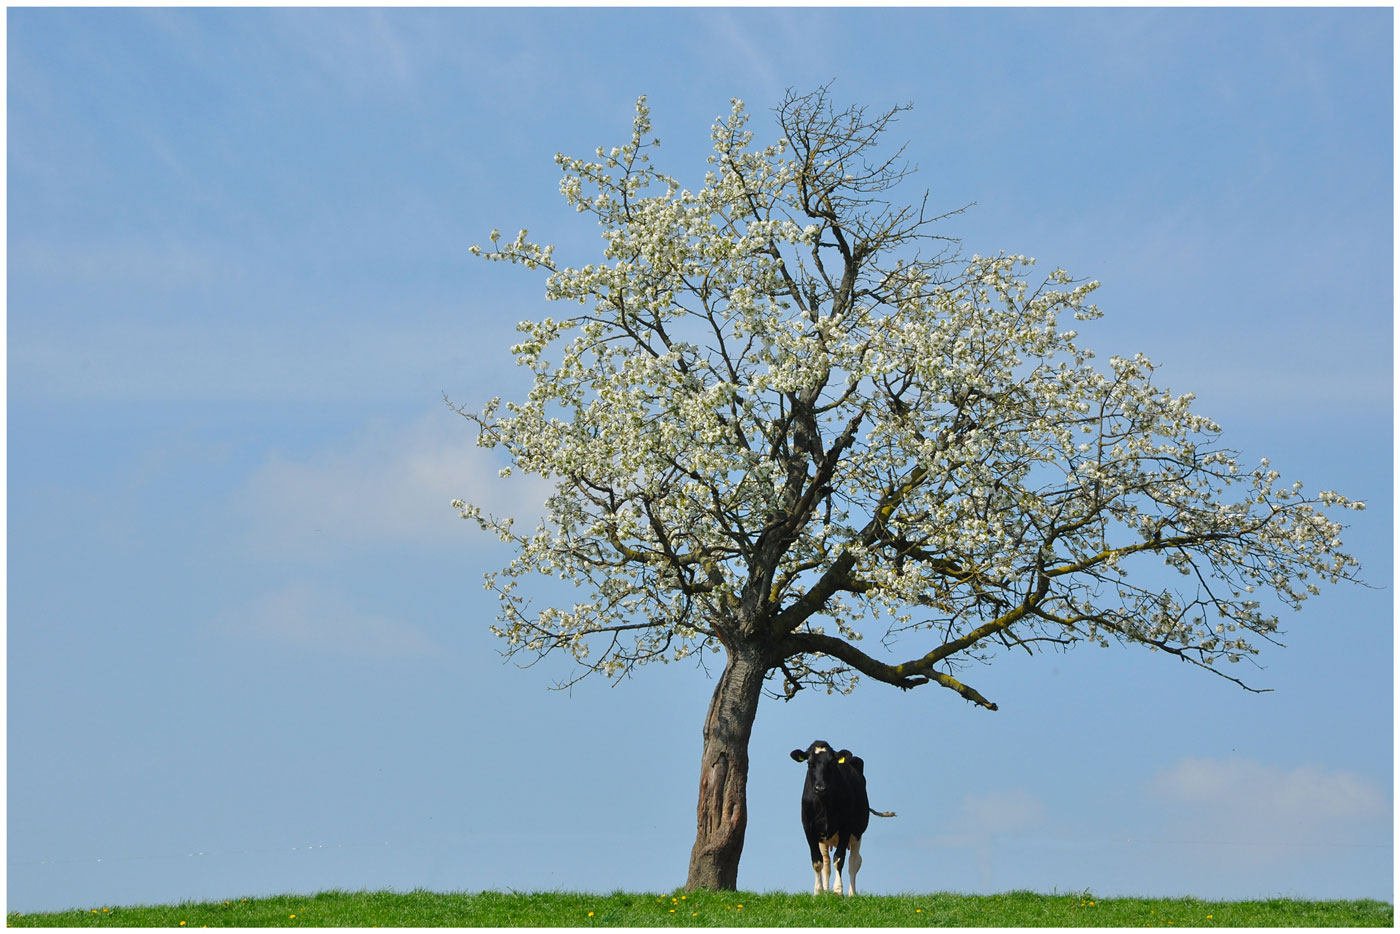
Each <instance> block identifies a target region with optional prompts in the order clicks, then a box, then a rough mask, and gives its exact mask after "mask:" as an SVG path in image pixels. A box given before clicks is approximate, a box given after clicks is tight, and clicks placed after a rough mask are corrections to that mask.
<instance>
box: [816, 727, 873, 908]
mask: <svg viewBox="0 0 1400 934" xmlns="http://www.w3.org/2000/svg"><path fill="white" fill-rule="evenodd" d="M791 755H792V758H793V759H794V760H796V761H798V762H805V763H807V781H806V783H805V784H803V786H802V830H803V832H804V833H805V834H806V835H807V845H808V847H810V848H811V851H812V872H813V873H815V874H816V877H817V881H816V885H815V886H814V888H813V894H814V895H819V894H821V893H822V892H823V891H830V892H835V893H836V894H837V895H840V894H841V870H842V868H843V867H844V866H845V863H846V850H847V848H849V849H850V851H851V884H850V887H849V888H848V889H847V890H846V894H848V895H854V894H856V872H857V871H859V870H860V862H861V860H860V839H861V837H862V836H863V835H864V834H865V828H866V827H867V826H868V825H869V823H870V815H871V814H874V815H875V816H876V817H894V812H893V811H888V812H886V811H876V810H873V809H872V808H871V807H870V799H869V798H867V797H866V794H865V762H864V761H862V760H861V759H860V758H859V757H858V756H854V755H852V754H851V751H850V750H849V749H842V750H841V751H839V752H837V751H835V750H833V749H832V746H831V744H830V743H828V742H824V741H822V740H817V741H816V742H814V743H813V744H812V745H810V746H808V747H807V749H806V750H805V751H804V750H801V749H794V750H793V751H792V753H791ZM833 864H834V868H835V870H836V871H835V872H834V873H833V872H832V868H833Z"/></svg>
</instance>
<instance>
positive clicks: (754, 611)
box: [454, 89, 1362, 709]
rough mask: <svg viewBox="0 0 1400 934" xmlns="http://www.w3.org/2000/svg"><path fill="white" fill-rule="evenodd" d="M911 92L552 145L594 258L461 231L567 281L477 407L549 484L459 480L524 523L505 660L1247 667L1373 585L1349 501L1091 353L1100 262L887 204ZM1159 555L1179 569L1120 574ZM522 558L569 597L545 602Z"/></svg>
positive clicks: (510, 573) (610, 668) (810, 102)
mask: <svg viewBox="0 0 1400 934" xmlns="http://www.w3.org/2000/svg"><path fill="white" fill-rule="evenodd" d="M902 109H903V108H894V109H891V110H888V111H885V112H882V113H880V114H878V115H875V116H869V115H867V112H866V111H865V110H864V109H863V108H855V107H853V108H849V109H846V110H843V111H837V110H836V109H835V108H833V107H832V105H831V103H830V101H829V98H828V96H827V92H826V90H825V89H822V90H819V91H817V92H814V93H812V94H808V95H794V94H792V93H789V95H788V96H787V98H786V99H785V100H784V102H783V103H782V105H781V106H779V107H778V108H777V116H778V122H779V124H780V127H781V129H782V131H783V135H782V137H781V138H779V139H778V140H777V141H776V142H774V143H772V144H771V145H767V146H764V147H761V148H760V147H757V146H755V144H754V142H753V133H752V132H751V131H750V130H749V129H748V115H747V113H746V112H745V109H744V106H743V104H742V102H740V101H737V100H736V101H734V102H733V108H732V111H731V112H730V113H729V115H728V116H726V117H722V118H720V119H718V120H717V121H716V123H715V124H714V127H713V131H712V137H713V143H714V152H713V154H712V155H711V156H710V157H709V162H710V164H711V169H710V170H709V171H708V172H707V173H706V174H705V177H704V182H703V184H702V185H700V186H699V187H698V188H696V189H694V190H692V189H689V188H685V187H682V185H681V183H680V182H678V181H676V180H675V179H674V178H672V177H671V176H669V175H666V174H664V173H662V172H660V171H659V170H657V169H655V168H653V166H652V164H651V154H652V152H653V150H654V149H655V148H656V147H657V146H658V145H659V141H658V140H656V139H655V138H653V137H652V135H651V120H650V112H649V109H648V107H647V103H646V98H645V97H643V98H640V99H639V100H638V101H637V107H636V116H635V119H634V122H633V127H632V136H631V139H630V140H629V141H628V142H627V143H625V144H624V145H622V146H618V147H615V148H612V149H611V150H604V149H602V148H600V149H598V150H597V153H596V158H594V159H579V158H571V157H566V156H564V155H559V156H556V158H555V161H556V162H557V163H558V165H559V166H560V167H561V169H562V171H563V180H562V182H561V183H560V191H561V192H562V194H563V195H564V197H565V198H566V199H567V200H568V202H569V204H571V205H572V206H573V207H575V208H576V209H577V210H578V211H579V212H582V213H588V214H592V215H594V217H595V218H596V219H597V222H598V224H599V226H600V227H601V229H602V236H603V242H604V243H603V250H602V257H601V260H600V261H598V262H594V263H588V264H585V265H582V266H567V265H562V264H560V263H557V262H556V261H555V259H554V253H553V247H550V246H544V245H540V244H538V243H535V242H532V241H530V240H529V239H527V236H528V235H527V232H526V231H524V230H522V231H520V233H519V234H518V235H517V236H516V237H515V238H514V239H513V240H510V241H509V242H504V241H502V240H501V238H500V236H499V234H498V233H496V232H493V233H492V236H491V241H490V246H489V248H486V249H482V248H479V247H473V252H474V253H477V254H479V255H481V256H483V257H485V258H486V259H488V260H493V261H498V262H510V263H518V264H522V265H524V266H526V267H527V268H530V269H539V270H543V271H545V272H547V274H548V276H547V279H546V281H545V297H546V298H547V299H549V300H551V301H556V302H561V303H563V304H564V305H566V306H569V305H576V306H577V310H575V311H574V312H564V313H562V314H561V315H560V316H559V317H557V318H556V317H546V318H543V319H540V320H536V321H526V322H522V323H521V324H520V325H519V330H520V331H521V332H522V334H523V340H522V341H521V342H520V343H519V344H517V345H515V346H514V347H512V348H511V352H512V353H513V354H514V355H515V357H516V359H517V362H518V363H519V364H520V365H522V366H525V367H528V368H529V369H530V370H531V372H532V373H533V377H534V385H533V389H532V390H531V391H530V393H529V396H528V398H527V399H525V400H523V401H519V402H507V403H505V404H504V412H502V406H501V403H500V400H493V401H492V402H491V403H490V404H489V405H487V406H486V407H485V409H484V410H482V411H479V412H471V411H467V410H462V409H459V411H461V412H462V414H464V415H466V416H467V417H468V418H470V419H471V420H472V421H474V422H475V423H476V425H477V427H478V429H479V434H478V441H479V443H480V444H482V445H484V446H487V447H501V448H504V449H505V451H506V452H507V453H508V455H509V459H510V462H511V464H512V465H513V469H515V470H519V471H523V472H526V473H531V474H537V475H539V476H542V477H546V478H549V479H550V480H552V481H554V483H555V492H554V494H553V495H552V496H551V497H550V499H549V500H548V503H547V515H546V517H545V518H544V521H542V522H541V524H540V525H539V527H538V528H537V529H535V530H533V531H530V532H520V531H517V530H516V528H515V525H514V521H513V519H512V518H510V517H497V516H493V515H491V514H490V513H489V511H487V510H486V509H484V508H483V507H482V505H481V504H467V503H464V502H462V501H458V502H457V503H455V504H454V505H455V506H457V507H458V508H459V509H460V510H461V513H462V515H463V516H464V517H469V518H474V519H476V520H477V521H478V522H479V523H480V524H481V525H482V527H483V528H485V529H487V530H489V531H491V532H493V533H495V534H497V535H499V536H500V538H501V539H502V540H503V541H507V542H509V543H511V544H512V545H513V546H514V550H515V553H516V557H515V559H514V560H513V561H512V562H511V563H510V565H509V566H508V567H506V568H504V569H502V570H501V571H499V572H497V573H493V574H490V575H488V578H487V580H488V584H489V586H490V587H492V588H493V589H494V590H495V591H496V592H497V594H498V595H499V598H500V620H499V622H500V625H499V626H497V627H494V628H495V631H496V632H497V633H498V634H499V635H500V636H501V637H502V638H503V639H504V640H505V641H506V644H507V646H508V651H509V652H510V653H512V654H515V653H533V654H537V655H544V654H548V653H550V652H554V651H566V652H569V653H571V654H572V656H573V658H574V659H575V660H576V661H577V662H578V664H579V666H581V667H580V669H579V670H580V672H581V673H582V674H587V673H590V672H600V673H602V674H604V675H607V676H612V677H617V676H621V675H625V674H626V673H628V672H630V671H632V670H633V669H634V668H636V667H637V666H639V665H643V664H645V663H648V662H652V661H657V660H662V661H677V660H681V659H685V658H687V657H688V656H690V655H692V654H693V653H697V652H700V651H702V650H704V649H706V648H711V649H715V650H718V649H719V648H720V647H721V646H724V647H733V646H736V645H739V644H755V645H760V646H761V647H762V650H763V653H764V659H765V664H766V665H767V670H768V673H769V676H770V684H769V690H770V691H772V692H774V693H777V694H780V695H783V696H788V697H790V696H792V695H793V694H794V693H795V692H796V691H797V690H799V689H800V688H802V687H805V686H808V685H819V686H824V687H826V688H827V689H839V690H849V689H851V688H852V687H853V686H854V685H855V684H856V683H857V680H858V676H859V675H865V676H867V677H869V678H872V679H875V680H877V681H882V682H885V683H888V684H891V685H895V686H897V687H900V688H912V687H916V686H919V685H922V684H927V683H936V684H940V685H942V686H944V687H948V688H951V689H953V690H955V691H957V692H958V693H959V694H960V695H962V696H963V697H964V698H966V699H968V700H970V701H972V702H974V703H976V704H979V705H981V706H983V707H987V708H990V709H995V707H996V705H995V704H994V703H993V702H991V701H989V700H987V699H986V698H984V697H983V696H982V695H981V694H980V693H979V692H978V691H977V690H975V689H974V688H973V687H971V686H970V685H968V684H964V683H963V682H962V681H961V680H959V678H958V677H957V674H958V673H959V665H960V664H961V663H964V662H966V661H969V660H973V659H986V658H988V657H990V656H991V655H992V654H994V653H995V652H996V651H998V650H1001V649H1004V648H1018V647H1019V648H1024V649H1026V650H1030V651H1034V650H1035V649H1037V648H1038V647H1041V646H1044V645H1047V644H1054V645H1061V646H1063V645H1069V644H1073V643H1079V642H1087V643H1096V644H1099V645H1109V644H1110V643H1114V642H1119V643H1132V644H1139V645H1144V646H1147V647H1149V648H1150V649H1152V650H1155V651H1161V652H1165V653H1169V654H1171V655H1174V656H1177V657H1179V658H1181V659H1184V660H1186V661H1188V662H1191V663H1192V664H1195V665H1198V666H1201V667H1203V668H1207V669H1209V670H1211V671H1213V672H1215V673H1217V674H1220V675H1222V676H1223V677H1227V678H1230V679H1231V680H1235V681H1237V682H1239V683H1241V684H1242V685H1243V684H1244V683H1245V682H1244V680H1243V679H1241V678H1239V677H1237V676H1236V675H1234V674H1232V673H1229V672H1228V671H1227V670H1226V669H1227V667H1228V666H1229V665H1230V663H1233V662H1238V661H1240V660H1241V659H1242V658H1245V657H1248V656H1251V655H1253V654H1255V653H1256V652H1257V651H1258V649H1259V647H1260V645H1261V644H1262V643H1266V642H1271V641H1274V640H1275V638H1276V630H1277V627H1278V618H1277V616H1276V612H1275V611H1276V609H1277V604H1282V605H1284V606H1290V607H1297V606H1299V605H1300V604H1301V603H1302V602H1303V601H1304V600H1305V599H1306V598H1307V597H1308V596H1309V595H1311V594H1315V593H1317V585H1318V584H1319V583H1321V582H1336V581H1338V580H1342V579H1354V568H1355V567H1356V561H1355V560H1354V559H1352V558H1351V557H1350V556H1348V555H1347V554H1345V553H1344V552H1343V551H1342V550H1341V541H1340V538H1339V536H1340V532H1341V526H1340V525H1339V524H1338V523H1337V522H1335V521H1333V520H1332V519H1329V518H1327V517H1326V516H1325V515H1324V514H1323V511H1322V508H1323V507H1328V506H1338V507H1347V508H1353V509H1359V508H1362V504H1360V503H1355V502H1351V501H1349V500H1347V499H1346V498H1345V497H1343V496H1341V495H1340V494H1338V493H1335V492H1330V491H1323V492H1317V493H1312V494H1308V493H1305V492H1304V489H1303V486H1302V484H1300V483H1294V484H1291V485H1285V484H1284V483H1283V482H1282V481H1281V479H1280V476H1279V474H1278V473H1277V472H1276V471H1274V470H1272V469H1271V468H1270V465H1269V462H1268V461H1267V460H1264V461H1262V462H1259V463H1257V464H1256V465H1254V466H1244V465H1242V464H1241V463H1240V462H1239V455H1238V454H1237V453H1236V452H1234V451H1232V450H1230V449H1228V448H1226V447H1224V446H1222V445H1221V444H1220V443H1219V440H1218V437H1219V435H1220V428H1219V426H1217V425H1216V424H1215V423H1214V422H1212V421H1211V420H1210V419H1208V418H1206V417H1204V416H1202V415H1199V414H1196V413H1195V412H1194V411H1193V410H1192V402H1193V397H1192V396H1191V395H1190V394H1185V395H1173V394H1172V393H1171V392H1169V391H1167V390H1165V389H1163V388H1160V387H1158V386H1156V385H1154V383H1153V372H1154V367H1153V364H1152V362H1151V361H1150V360H1148V358H1146V357H1145V356H1142V355H1141V354H1139V355H1136V356H1133V357H1112V358H1110V359H1109V360H1108V361H1107V366H1101V365H1099V364H1098V361H1097V360H1096V359H1095V356H1094V353H1093V352H1092V351H1091V350H1089V349H1088V348H1086V347H1084V346H1082V345H1081V344H1080V343H1079V335H1078V333H1077V331H1076V330H1075V326H1077V325H1078V324H1079V323H1080V322H1086V321H1091V320H1092V319H1095V318H1097V317H1099V314H1100V313H1099V311H1098V309H1097V308H1096V307H1095V306H1094V305H1092V304H1089V303H1088V298H1089V296H1090V295H1091V293H1092V292H1093V291H1094V289H1095V288H1096V287H1097V286H1098V283H1097V282H1093V281H1077V280H1075V279H1074V278H1072V277H1071V276H1070V275H1069V273H1067V272H1066V271H1064V270H1063V269H1055V270H1054V271H1052V272H1050V273H1049V274H1048V275H1046V276H1044V277H1043V278H1041V279H1040V280H1039V281H1035V280H1033V279H1032V278H1030V276H1031V273H1032V271H1033V265H1034V261H1033V260H1031V259H1029V258H1027V257H1023V256H1017V255H1006V254H1001V255H997V256H991V257H984V256H976V255H974V256H972V257H971V258H967V259H965V258H960V257H959V255H958V245H957V242H956V241H955V240H952V239H951V238H948V237H946V236H944V235H942V234H941V233H939V232H938V229H939V225H940V222H942V221H944V220H946V218H947V217H948V216H949V215H948V214H942V215H932V214H930V213H929V212H928V211H927V210H926V204H927V194H925V195H923V197H922V198H921V199H918V200H916V201H915V202H914V203H913V204H900V203H899V202H897V201H893V200H891V199H890V196H889V192H890V191H891V190H892V189H894V188H895V187H896V186H898V185H899V184H900V183H901V182H902V181H904V180H905V179H906V177H907V176H908V175H909V174H910V173H911V172H912V169H911V168H910V166H908V165H907V164H906V163H904V162H902V161H901V160H902V150H901V151H896V152H895V153H893V154H892V155H889V156H884V155H881V154H880V152H879V149H880V147H879V143H880V142H881V138H882V136H883V135H884V134H885V132H886V131H887V130H888V128H889V126H890V124H891V123H892V121H894V120H895V119H896V118H897V116H898V114H899V113H900V111H901V110H902ZM952 213H957V212H952ZM1151 558H1155V559H1156V561H1158V562H1165V563H1166V565H1168V566H1169V567H1170V568H1172V569H1174V570H1175V571H1176V572H1179V575H1180V579H1179V581H1178V584H1177V586H1168V587H1164V586H1162V584H1161V577H1160V575H1156V576H1153V575H1147V580H1145V581H1141V582H1140V581H1138V580H1136V579H1135V578H1134V577H1132V576H1130V573H1129V572H1130V569H1132V568H1133V566H1134V565H1136V564H1137V563H1138V562H1140V561H1143V560H1144V559H1151ZM534 574H543V575H552V576H555V577H559V578H562V579H564V580H567V581H570V582H572V583H575V584H577V585H579V586H580V588H581V597H582V598H581V599H580V600H579V601H578V602H576V603H574V604H573V605H571V606H544V607H535V606H533V605H532V603H531V601H530V600H529V599H528V598H527V597H526V596H525V595H524V594H523V593H522V592H521V591H520V590H519V589H518V587H517V584H518V582H519V581H520V580H521V579H522V578H524V577H526V576H528V575H534ZM1263 592H1267V593H1272V594H1273V595H1274V596H1275V597H1276V598H1277V601H1275V602H1271V604H1270V605H1269V606H1266V605H1265V604H1264V603H1263V602H1262V601H1261V599H1260V597H1261V595H1262V593H1263ZM872 634H873V635H875V636H877V637H879V639H880V641H881V644H882V647H884V646H894V645H896V644H898V645H904V644H912V645H914V646H915V648H914V650H913V651H912V653H911V652H909V651H905V652H903V653H896V654H891V652H890V651H888V650H884V651H881V650H875V649H869V650H868V649H867V648H865V647H864V646H865V644H866V643H865V639H866V637H867V636H870V635H872Z"/></svg>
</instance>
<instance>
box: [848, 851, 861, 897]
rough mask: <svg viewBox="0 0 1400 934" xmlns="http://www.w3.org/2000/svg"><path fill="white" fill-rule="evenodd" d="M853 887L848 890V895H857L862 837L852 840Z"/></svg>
mask: <svg viewBox="0 0 1400 934" xmlns="http://www.w3.org/2000/svg"><path fill="white" fill-rule="evenodd" d="M850 860H851V887H850V888H849V889H847V890H846V894H847V895H854V894H856V872H857V871H859V869H860V837H852V838H851V855H850Z"/></svg>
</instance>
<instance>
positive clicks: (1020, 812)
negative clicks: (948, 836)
mask: <svg viewBox="0 0 1400 934" xmlns="http://www.w3.org/2000/svg"><path fill="white" fill-rule="evenodd" d="M959 821H960V823H961V824H962V826H963V828H964V829H965V830H966V831H968V832H970V833H975V834H977V833H980V834H997V833H1019V832H1023V831H1027V830H1034V829H1035V828H1037V827H1039V826H1040V825H1041V824H1043V823H1044V822H1045V803H1044V802H1043V801H1041V800H1040V799H1039V798H1037V797H1036V796H1035V795H1033V794H1031V793H1030V792H1029V791H1027V790H1025V789H1024V788H1012V789H1009V790H1006V791H990V792H987V793H985V794H977V795H966V796H965V797H964V798H963V801H962V811H961V814H960V817H959Z"/></svg>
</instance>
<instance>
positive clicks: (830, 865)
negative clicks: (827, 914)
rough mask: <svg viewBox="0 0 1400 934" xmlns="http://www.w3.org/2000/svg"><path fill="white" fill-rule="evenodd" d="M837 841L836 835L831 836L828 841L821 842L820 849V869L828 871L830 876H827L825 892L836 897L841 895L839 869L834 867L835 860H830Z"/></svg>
mask: <svg viewBox="0 0 1400 934" xmlns="http://www.w3.org/2000/svg"><path fill="white" fill-rule="evenodd" d="M837 839H838V837H837V836H836V834H832V835H831V839H830V840H823V841H822V842H821V848H822V868H823V869H826V870H829V871H830V876H829V879H830V881H829V882H828V884H827V887H826V890H827V891H828V892H835V893H836V894H837V895H840V894H841V867H840V866H838V865H836V862H835V860H833V859H832V858H831V857H832V854H834V853H835V852H836V841H837Z"/></svg>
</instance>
